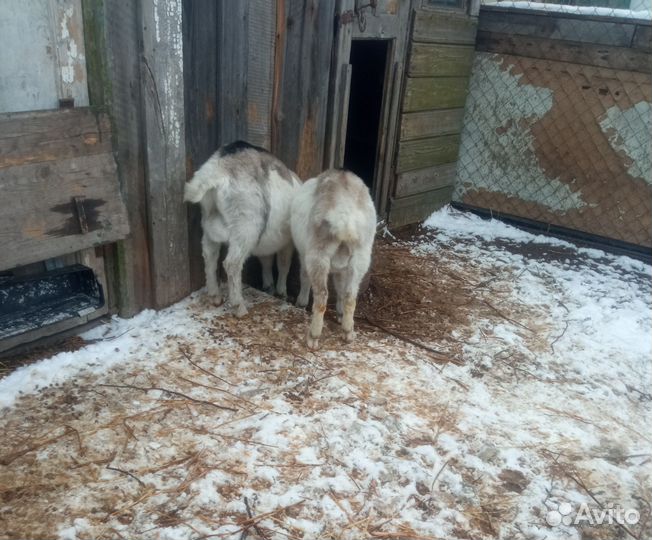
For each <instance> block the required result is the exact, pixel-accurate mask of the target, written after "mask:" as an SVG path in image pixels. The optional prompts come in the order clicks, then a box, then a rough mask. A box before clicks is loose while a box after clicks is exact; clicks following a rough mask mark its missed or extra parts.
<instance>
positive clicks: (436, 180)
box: [395, 163, 456, 199]
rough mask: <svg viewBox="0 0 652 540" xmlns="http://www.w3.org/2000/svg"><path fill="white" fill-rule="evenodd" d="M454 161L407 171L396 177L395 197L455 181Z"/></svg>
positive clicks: (413, 193)
mask: <svg viewBox="0 0 652 540" xmlns="http://www.w3.org/2000/svg"><path fill="white" fill-rule="evenodd" d="M455 170H456V163H444V164H443V165H435V166H434V167H428V168H427V169H419V170H416V171H408V172H405V173H402V174H399V175H398V178H397V179H396V193H395V196H396V198H397V199H398V198H401V197H408V196H410V195H416V194H417V193H424V192H426V191H432V190H434V189H439V188H442V187H446V186H452V185H453V184H454V183H455Z"/></svg>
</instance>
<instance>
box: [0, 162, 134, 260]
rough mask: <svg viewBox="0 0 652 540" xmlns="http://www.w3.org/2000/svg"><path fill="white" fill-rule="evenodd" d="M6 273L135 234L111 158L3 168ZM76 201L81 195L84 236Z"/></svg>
mask: <svg viewBox="0 0 652 540" xmlns="http://www.w3.org/2000/svg"><path fill="white" fill-rule="evenodd" d="M0 193H1V198H2V201H3V210H2V213H1V214H0V269H8V268H12V267H14V266H19V265H23V264H28V263H32V262H36V261H41V260H44V259H48V258H50V257H56V256H59V255H63V254H66V253H72V252H75V251H79V250H81V249H84V248H88V247H91V246H96V245H100V244H105V243H108V242H112V241H115V240H118V239H121V238H124V237H125V236H126V235H127V234H128V232H129V225H128V222H127V215H126V211H125V207H124V204H123V203H122V200H121V198H120V194H119V193H118V184H117V182H116V166H115V162H114V161H113V156H112V155H111V154H98V155H92V156H80V157H73V158H68V159H64V160H59V161H52V162H46V163H34V164H28V165H22V166H18V167H7V168H5V169H2V170H0ZM73 197H81V198H82V201H83V207H84V211H85V215H86V223H87V227H88V232H87V233H82V230H81V227H80V224H79V221H78V218H77V212H76V209H75V204H74V202H73Z"/></svg>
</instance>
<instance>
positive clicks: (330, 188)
mask: <svg viewBox="0 0 652 540" xmlns="http://www.w3.org/2000/svg"><path fill="white" fill-rule="evenodd" d="M291 223H292V238H293V241H294V245H295V247H296V248H297V251H298V252H299V256H300V258H301V292H300V293H299V297H298V298H297V305H298V306H301V307H305V306H306V305H307V304H308V298H309V294H310V287H311V286H312V292H313V306H312V320H311V323H310V328H309V330H308V335H307V343H308V346H309V347H311V348H317V347H318V346H319V337H320V336H321V332H322V328H323V326H324V312H325V311H326V302H327V300H328V274H329V273H332V275H333V284H334V286H335V292H336V294H337V315H338V320H339V321H340V322H341V323H342V328H343V330H344V332H345V337H346V340H347V341H351V340H353V339H354V338H355V332H354V331H353V314H354V312H355V305H356V299H357V296H358V288H359V287H360V281H361V280H362V278H363V277H364V275H365V273H366V272H367V270H368V269H369V265H370V263H371V249H372V246H373V241H374V236H375V233H376V210H375V208H374V204H373V202H372V200H371V197H370V195H369V190H368V189H367V186H365V184H364V182H363V181H362V180H361V179H360V178H358V177H357V176H356V175H355V174H353V173H352V172H349V171H344V170H335V169H333V170H329V171H326V172H323V173H322V174H320V175H319V176H318V177H317V178H311V179H310V180H308V181H306V182H305V183H304V184H303V185H302V186H301V187H300V188H299V189H298V191H297V193H296V195H295V196H294V199H293V200H292V218H291Z"/></svg>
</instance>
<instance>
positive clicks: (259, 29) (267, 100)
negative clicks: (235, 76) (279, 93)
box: [247, 0, 276, 148]
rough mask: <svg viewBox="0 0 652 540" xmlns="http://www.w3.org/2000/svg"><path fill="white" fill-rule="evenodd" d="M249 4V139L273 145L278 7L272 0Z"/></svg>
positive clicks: (250, 2) (264, 144)
mask: <svg viewBox="0 0 652 540" xmlns="http://www.w3.org/2000/svg"><path fill="white" fill-rule="evenodd" d="M248 4H249V17H248V41H249V45H248V48H249V57H248V59H247V139H248V140H249V142H251V143H252V144H256V145H258V146H262V147H263V148H270V146H271V118H272V81H273V74H274V38H275V30H276V24H275V21H276V7H275V2H270V1H269V0H250V1H249V2H248Z"/></svg>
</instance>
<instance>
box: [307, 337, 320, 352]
mask: <svg viewBox="0 0 652 540" xmlns="http://www.w3.org/2000/svg"><path fill="white" fill-rule="evenodd" d="M306 345H308V348H309V349H312V350H313V351H316V350H317V349H319V338H318V337H316V338H315V337H312V336H311V335H310V334H308V335H307V336H306Z"/></svg>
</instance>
